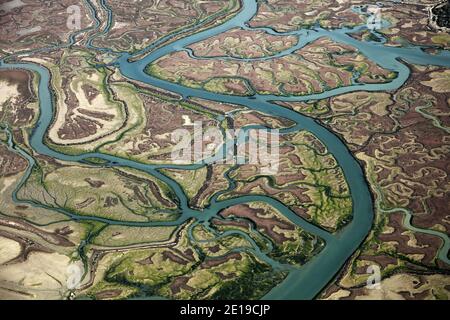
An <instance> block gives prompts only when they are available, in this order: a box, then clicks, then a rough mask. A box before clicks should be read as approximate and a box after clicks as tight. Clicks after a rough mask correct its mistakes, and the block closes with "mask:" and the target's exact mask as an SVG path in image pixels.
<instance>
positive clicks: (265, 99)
mask: <svg viewBox="0 0 450 320" xmlns="http://www.w3.org/2000/svg"><path fill="white" fill-rule="evenodd" d="M242 3H243V7H242V9H241V10H240V11H239V13H238V14H237V15H235V16H234V17H233V18H231V19H229V20H227V21H226V22H224V23H223V24H221V25H218V26H214V27H212V28H210V29H206V30H204V31H201V32H198V33H194V34H191V35H188V36H185V37H181V38H179V39H177V40H175V41H173V42H171V43H169V44H166V45H162V46H159V47H158V48H156V49H154V47H155V45H154V44H153V45H151V46H149V47H148V48H147V50H149V52H150V49H152V50H153V51H151V52H150V53H149V54H147V55H145V56H143V57H142V58H140V59H138V60H136V56H137V55H139V56H141V55H142V53H145V52H146V50H145V49H144V50H142V51H141V52H138V53H136V54H134V55H130V54H128V53H122V54H121V55H120V57H119V58H118V59H117V60H116V61H115V62H114V63H113V64H112V65H111V66H112V67H117V68H119V69H120V72H121V73H122V74H123V75H124V76H125V77H126V78H129V79H133V80H136V81H140V82H143V83H147V84H150V85H153V86H155V87H158V88H162V89H164V90H168V91H172V92H175V93H178V94H180V95H181V96H182V97H183V98H188V97H197V98H203V99H207V100H213V101H219V102H224V103H232V104H238V105H242V106H245V107H247V108H249V109H251V110H257V111H261V112H264V113H266V114H270V115H274V116H279V117H284V118H286V119H289V120H291V121H292V122H294V123H295V125H294V126H292V127H290V128H286V129H283V130H281V131H280V132H281V133H282V134H285V133H289V132H295V131H299V130H307V131H309V132H311V133H313V134H314V135H315V136H316V137H317V138H318V139H320V140H321V141H322V143H323V144H324V145H325V146H326V147H327V149H328V151H329V152H330V153H331V154H332V155H333V156H334V157H335V159H336V160H337V162H338V164H339V166H340V167H341V168H342V170H343V173H344V176H345V178H346V180H347V183H348V185H349V188H350V192H351V197H352V201H353V219H352V221H351V222H350V223H349V224H348V225H347V226H345V227H344V228H342V229H341V230H340V231H339V232H337V233H335V234H331V233H329V232H327V231H325V230H323V229H320V228H318V227H316V226H314V225H312V224H310V223H308V222H307V221H305V220H304V219H302V218H300V217H299V216H297V215H296V214H294V213H293V212H292V211H291V210H289V209H288V208H287V207H286V206H284V205H283V204H282V203H280V202H279V201H277V200H275V199H273V198H271V197H267V196H241V197H238V198H234V199H230V200H225V201H218V200H217V196H216V197H214V198H213V199H212V201H211V204H210V206H209V207H208V208H206V209H205V210H204V211H197V210H193V209H191V208H189V206H188V199H187V197H186V195H185V193H184V192H183V190H182V188H181V187H180V185H179V184H177V183H176V182H175V181H173V180H172V179H170V178H168V177H167V176H165V175H163V174H162V173H161V172H160V171H159V169H162V168H183V169H186V170H192V169H198V168H200V167H201V166H203V165H204V164H201V163H199V164H193V165H146V164H142V163H138V162H135V161H132V160H128V159H123V158H119V157H114V156H111V155H106V154H102V153H97V152H93V153H85V154H82V155H67V154H64V153H61V152H58V151H55V150H52V149H50V148H49V147H48V146H46V145H45V144H44V142H43V141H44V136H45V134H46V132H47V130H48V128H49V126H50V125H51V122H52V119H53V116H54V113H55V110H54V108H55V106H54V103H53V99H52V91H51V89H50V74H49V71H48V70H47V69H46V68H44V67H43V66H41V65H38V64H35V63H5V62H4V61H2V62H1V65H0V68H2V69H4V68H19V69H25V70H30V71H32V72H34V73H36V74H39V76H40V78H39V90H38V97H39V102H40V110H41V112H40V115H39V120H38V123H37V125H36V127H35V128H34V130H33V133H32V135H31V138H30V145H31V147H32V148H33V150H34V151H35V152H36V153H39V154H42V155H47V156H49V157H52V158H55V159H60V160H64V161H71V162H84V161H85V160H86V159H87V158H91V157H95V158H100V159H103V160H105V161H106V162H107V163H108V165H110V166H119V167H130V168H134V169H137V170H142V171H144V172H147V173H149V174H151V175H153V176H155V177H156V178H158V179H161V180H162V181H164V182H165V183H167V184H168V185H169V187H170V188H171V189H172V191H173V192H174V194H175V195H176V196H177V198H178V201H179V209H180V211H181V212H182V214H181V215H180V217H179V218H178V219H177V220H176V221H170V222H124V221H115V220H109V219H105V218H99V217H95V216H85V215H76V214H73V213H69V212H66V211H64V210H63V209H54V208H52V209H53V210H57V211H59V212H61V213H63V214H65V215H67V216H68V217H70V218H71V219H73V220H77V221H100V222H104V223H106V224H119V225H127V226H156V225H181V224H182V223H185V222H186V221H187V220H188V219H191V218H195V219H196V220H197V223H202V222H205V223H206V222H207V221H208V220H209V219H210V218H211V217H214V216H216V215H217V213H218V212H219V211H220V210H222V209H224V208H227V207H229V206H232V205H236V204H241V203H248V202H252V201H264V202H266V203H268V204H270V205H272V206H273V207H275V208H276V209H278V210H279V211H280V212H281V213H282V214H283V215H285V216H286V217H287V218H288V219H290V220H291V221H292V222H293V223H295V224H297V225H298V226H300V227H301V228H303V229H305V230H306V231H308V232H310V233H312V234H314V235H317V236H319V237H321V238H322V239H323V240H324V241H325V243H326V245H325V246H324V248H323V250H322V251H321V252H320V253H319V254H318V255H316V256H315V257H314V258H312V259H311V260H310V261H309V262H307V263H306V264H305V265H303V266H301V267H298V268H293V267H291V268H289V269H288V270H289V275H288V276H287V278H286V279H285V280H284V281H283V282H282V283H281V284H279V285H278V286H276V287H274V288H273V289H272V290H271V291H270V292H269V293H268V294H267V295H266V296H265V297H264V298H267V299H312V298H314V297H315V296H317V294H318V293H320V291H321V290H322V289H323V288H324V287H325V286H326V285H327V284H328V283H329V282H330V281H331V280H332V278H333V277H334V276H335V275H336V274H337V272H338V271H339V270H340V269H341V268H342V266H343V265H344V263H345V262H346V261H347V260H348V259H349V257H350V256H351V255H352V254H353V253H354V252H355V251H356V250H357V248H358V247H359V246H360V245H361V243H362V242H363V240H364V239H365V237H366V236H367V234H368V233H369V231H370V229H371V226H372V221H373V216H374V210H375V209H374V206H375V204H374V201H373V199H372V195H371V193H370V191H369V186H368V183H367V181H366V179H365V175H364V172H363V169H362V168H361V165H360V164H359V163H358V161H356V159H355V158H354V157H353V155H352V154H351V153H350V152H349V150H348V148H347V147H346V146H345V144H344V143H343V142H342V141H341V140H340V139H339V138H338V137H337V136H336V135H335V134H333V133H332V132H330V131H329V130H328V129H326V128H325V127H323V126H321V125H320V124H319V123H318V122H316V121H314V120H313V119H311V118H308V117H306V116H303V115H301V114H299V113H297V112H295V111H293V110H290V109H287V108H283V107H281V106H279V105H277V104H274V103H272V102H271V101H274V100H277V101H307V100H316V99H323V98H327V97H332V96H335V95H340V94H343V93H348V92H353V91H363V90H364V91H386V90H395V89H397V88H399V87H400V86H402V85H403V84H404V83H405V81H406V80H407V79H408V77H409V74H410V71H409V69H408V67H407V66H406V65H405V64H404V63H403V62H402V61H407V62H409V63H414V64H421V65H428V64H432V65H438V66H446V67H450V54H449V52H446V51H441V52H440V53H438V54H434V55H431V54H427V53H425V52H424V51H423V50H422V48H420V47H415V46H409V47H402V48H397V47H386V46H384V45H383V42H361V41H358V40H356V39H354V38H352V37H351V36H349V34H350V33H352V32H358V31H361V30H363V29H364V28H366V26H358V27H355V28H351V29H349V28H342V29H334V30H325V29H321V28H314V29H310V30H298V31H292V32H287V33H278V32H276V31H274V30H272V29H270V28H256V29H259V30H263V31H265V32H267V33H270V34H274V35H281V34H283V35H286V34H289V35H297V36H298V37H299V42H298V44H297V45H296V46H295V47H292V48H289V49H288V50H285V51H283V52H280V53H278V54H276V55H275V56H273V57H280V56H283V55H287V54H290V53H292V52H293V51H295V50H298V49H300V48H301V47H303V46H305V45H307V44H309V43H311V42H312V41H314V40H316V39H318V38H319V37H323V36H326V37H329V38H331V39H333V40H334V41H336V42H339V43H344V44H348V45H351V46H353V47H355V48H357V49H358V50H359V51H360V52H361V53H363V54H364V55H365V56H366V57H368V58H369V59H370V60H372V61H374V62H376V63H377V64H378V65H380V66H381V67H383V68H386V69H389V70H392V71H395V72H396V73H397V77H396V78H395V79H394V80H393V81H391V82H389V83H384V84H359V83H354V84H352V85H350V86H346V87H340V88H336V89H332V90H327V91H325V92H323V93H319V94H311V95H307V96H288V97H280V96H272V95H258V94H256V95H254V96H252V97H242V96H231V95H224V94H217V93H211V92H207V91H205V90H201V89H192V88H188V87H184V86H182V85H179V84H176V83H171V82H167V81H164V80H160V79H157V78H155V77H152V76H150V75H148V74H146V73H145V72H144V69H145V67H146V66H147V65H148V64H149V63H152V62H154V61H155V60H156V59H158V58H160V57H162V56H165V55H167V54H170V53H173V52H175V51H181V50H188V49H186V48H187V47H188V46H189V45H191V44H193V43H195V42H198V41H201V40H205V39H207V38H209V37H212V36H215V35H218V34H221V33H223V32H226V31H227V30H230V29H232V28H237V27H238V28H239V27H240V28H243V29H251V28H250V27H249V26H248V25H247V22H248V21H249V20H250V19H251V18H252V17H253V16H254V15H255V14H256V11H257V3H256V1H255V0H243V2H242ZM102 6H103V9H104V10H107V12H108V14H107V16H108V22H107V26H106V28H109V27H110V25H111V21H112V19H113V12H112V11H111V10H110V9H109V8H108V7H107V5H106V2H105V1H102ZM91 9H92V10H93V12H94V13H95V15H97V13H96V12H95V10H96V9H95V8H94V7H92V8H91ZM96 19H98V18H96ZM97 22H99V21H97ZM98 25H100V24H99V23H97V26H98ZM194 30H195V28H194ZM73 38H74V37H71V39H70V41H71V42H73V41H74V39H73ZM88 47H89V48H91V49H95V50H107V49H106V48H96V47H93V46H92V45H91V44H90V42H88ZM149 48H150V49H149ZM190 54H191V55H192V52H190ZM273 57H272V58H273ZM130 58H134V59H130ZM194 58H195V57H194ZM211 59H213V58H211ZM214 59H227V58H226V57H218V58H214ZM233 59H238V58H233ZM260 59H261V58H260ZM263 59H268V58H267V57H265V58H263ZM135 60H136V61H135ZM244 60H252V59H244ZM11 147H12V143H11ZM14 149H15V150H16V152H19V153H21V154H22V156H24V157H25V158H26V159H27V160H28V161H29V164H30V165H29V167H28V169H27V173H26V174H25V175H24V177H23V179H22V182H21V183H20V184H19V186H18V188H17V189H16V191H17V190H18V189H19V188H20V187H21V185H22V184H23V182H24V181H25V180H26V179H27V178H28V176H29V174H30V172H31V169H32V166H33V165H34V159H33V158H32V157H31V156H30V155H28V154H27V153H26V152H25V151H23V150H21V149H19V148H17V147H15V148H14ZM102 165H104V164H102ZM16 193H17V192H16ZM16 193H15V194H14V200H15V201H19V200H18V199H17V198H16ZM33 205H36V204H33ZM191 237H192V235H191ZM444 241H445V239H444ZM446 246H447V247H446V248H447V250H448V237H447V241H446ZM242 250H244V249H242ZM251 251H252V252H253V253H254V254H256V255H257V256H258V257H260V258H261V259H263V260H264V261H265V262H267V263H269V264H271V265H272V266H273V267H274V268H287V267H285V266H282V265H279V264H278V263H277V262H275V261H273V260H271V259H269V258H268V257H267V256H266V255H265V254H264V253H263V252H261V251H260V250H259V249H258V248H257V246H256V244H255V245H254V248H253V249H251ZM441 256H442V259H445V257H446V254H445V255H441Z"/></svg>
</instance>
